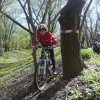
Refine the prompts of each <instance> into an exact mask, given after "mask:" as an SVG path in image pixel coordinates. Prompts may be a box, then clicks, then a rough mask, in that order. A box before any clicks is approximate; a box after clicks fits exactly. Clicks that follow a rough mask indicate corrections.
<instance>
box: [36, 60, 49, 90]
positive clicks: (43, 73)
mask: <svg viewBox="0 0 100 100" xmlns="http://www.w3.org/2000/svg"><path fill="white" fill-rule="evenodd" d="M46 84H47V68H46V61H45V60H42V61H40V62H39V63H38V65H37V68H36V71H35V85H36V87H37V89H39V90H43V89H44V88H45V87H46Z"/></svg>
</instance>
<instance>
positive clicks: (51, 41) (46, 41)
mask: <svg viewBox="0 0 100 100" xmlns="http://www.w3.org/2000/svg"><path fill="white" fill-rule="evenodd" d="M39 40H40V41H41V42H42V44H43V45H45V46H52V45H56V43H57V40H56V38H55V37H54V36H53V35H52V34H51V32H47V33H46V34H44V35H41V34H38V36H37V40H35V41H33V43H32V46H36V45H37V44H38V41H39Z"/></svg>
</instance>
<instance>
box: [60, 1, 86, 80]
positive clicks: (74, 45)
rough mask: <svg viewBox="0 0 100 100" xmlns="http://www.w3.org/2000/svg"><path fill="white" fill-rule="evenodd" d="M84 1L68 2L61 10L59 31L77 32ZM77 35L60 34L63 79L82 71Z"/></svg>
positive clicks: (72, 33)
mask: <svg viewBox="0 0 100 100" xmlns="http://www.w3.org/2000/svg"><path fill="white" fill-rule="evenodd" d="M84 3H85V2H84V0H69V1H68V3H67V5H65V7H64V8H63V9H62V10H61V13H60V14H61V15H60V17H59V23H60V25H61V30H74V29H77V30H79V26H80V14H81V11H82V8H83V5H84ZM78 36H79V34H78V33H75V32H71V33H64V32H61V54H62V66H63V77H64V79H70V78H73V77H75V76H77V75H78V74H79V73H80V72H81V71H82V70H83V66H82V63H83V62H82V59H81V56H80V44H79V38H78Z"/></svg>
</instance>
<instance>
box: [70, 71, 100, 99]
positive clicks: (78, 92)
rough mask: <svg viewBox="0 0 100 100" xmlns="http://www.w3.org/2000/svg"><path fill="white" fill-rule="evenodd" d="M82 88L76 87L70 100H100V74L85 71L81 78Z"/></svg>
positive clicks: (71, 93) (71, 92)
mask: <svg viewBox="0 0 100 100" xmlns="http://www.w3.org/2000/svg"><path fill="white" fill-rule="evenodd" d="M79 80H80V83H81V84H82V85H81V86H84V88H83V87H79V86H74V88H73V89H72V90H71V91H70V96H68V100H100V73H99V72H95V71H94V70H92V71H90V72H89V71H88V70H84V75H82V76H81V77H80V78H79Z"/></svg>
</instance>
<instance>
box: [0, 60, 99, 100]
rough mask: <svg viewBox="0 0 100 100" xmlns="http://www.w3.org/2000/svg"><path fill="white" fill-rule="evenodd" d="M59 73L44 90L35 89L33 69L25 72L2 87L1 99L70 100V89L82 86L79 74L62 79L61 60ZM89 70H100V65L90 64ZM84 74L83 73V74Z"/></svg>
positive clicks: (58, 63)
mask: <svg viewBox="0 0 100 100" xmlns="http://www.w3.org/2000/svg"><path fill="white" fill-rule="evenodd" d="M56 67H57V69H58V70H57V71H58V75H57V76H55V77H52V78H51V79H50V80H48V86H47V88H46V89H45V90H44V91H41V92H40V91H39V90H36V89H35V86H34V84H32V83H34V82H33V75H34V72H33V70H30V72H29V73H28V74H27V75H26V74H25V73H24V74H23V75H22V76H21V77H20V79H16V80H14V81H13V80H12V81H10V82H9V83H8V85H7V86H5V87H1V89H2V91H1V92H0V97H1V99H0V100H68V99H67V97H68V95H70V89H71V88H73V87H75V86H76V87H77V86H80V87H81V88H85V87H83V85H82V84H80V81H79V76H77V77H76V78H74V79H71V80H69V81H68V80H63V79H62V69H61V62H60V61H58V62H57V65H56ZM88 70H95V71H98V72H100V67H95V66H93V65H88ZM81 75H82V74H81Z"/></svg>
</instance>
